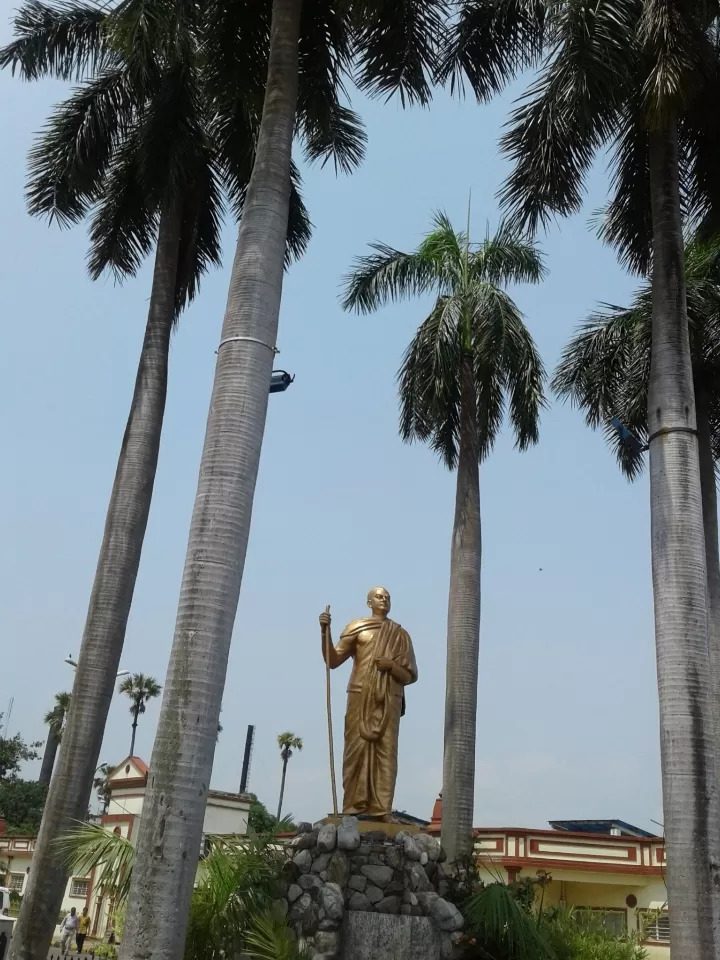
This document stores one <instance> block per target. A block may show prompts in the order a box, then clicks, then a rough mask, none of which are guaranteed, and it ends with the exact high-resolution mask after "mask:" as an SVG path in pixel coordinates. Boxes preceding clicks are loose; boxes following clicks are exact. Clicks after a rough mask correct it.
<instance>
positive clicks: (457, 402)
mask: <svg viewBox="0 0 720 960" xmlns="http://www.w3.org/2000/svg"><path fill="white" fill-rule="evenodd" d="M373 251H374V252H373V253H372V254H370V255H368V256H365V257H361V258H359V259H358V260H357V261H356V263H355V265H354V267H353V270H352V272H351V274H350V275H349V277H348V278H347V281H346V288H345V294H344V299H343V306H344V307H345V309H356V310H358V311H360V312H363V313H368V312H370V311H373V310H376V309H377V308H378V307H379V306H381V305H382V304H384V303H387V302H388V301H390V300H396V299H400V298H401V297H409V296H417V295H420V294H423V293H426V292H429V291H431V290H432V291H435V292H436V294H437V299H436V301H435V304H434V306H433V308H432V310H431V312H430V314H429V316H428V317H427V319H425V320H424V321H423V322H422V324H421V325H420V327H419V328H418V330H417V333H416V334H415V336H414V338H413V340H412V342H411V343H410V346H409V347H408V349H407V352H406V354H405V358H404V360H403V364H402V367H401V369H400V373H399V374H398V381H399V391H400V408H401V414H400V435H401V436H402V438H403V440H405V441H407V442H411V441H413V440H421V441H423V442H427V443H429V444H430V446H431V447H432V449H433V450H435V451H436V453H437V454H438V455H439V457H440V459H441V460H442V461H443V463H444V464H445V466H446V467H447V468H448V469H449V470H457V488H456V495H455V520H454V523H453V536H452V547H451V554H450V597H449V601H448V638H447V671H446V680H445V749H444V761H443V789H442V796H443V817H442V842H443V846H444V848H445V850H446V851H447V855H448V858H449V860H450V861H451V862H452V861H455V860H457V859H458V858H459V857H462V856H463V855H466V854H469V853H470V852H471V849H472V826H473V824H472V816H473V803H474V795H475V725H476V714H477V681H478V648H479V641H480V556H481V533H480V480H479V463H480V461H482V460H483V459H484V458H485V457H486V456H487V455H488V454H489V453H490V452H491V450H492V448H493V445H494V443H495V440H496V438H497V435H498V433H499V430H500V427H501V426H502V422H503V411H504V407H505V404H506V403H507V406H508V414H509V418H510V423H511V425H512V429H513V431H514V433H515V438H516V442H517V445H518V447H519V448H520V449H521V450H524V449H526V448H527V447H528V446H529V445H530V444H533V443H536V442H537V439H538V424H539V418H540V411H541V409H542V407H543V405H544V399H543V380H544V369H543V365H542V361H541V360H540V357H539V355H538V353H537V350H536V348H535V344H534V343H533V341H532V338H531V336H530V334H529V332H528V330H527V328H526V327H525V325H524V323H523V319H522V315H521V314H520V311H519V310H518V308H517V306H516V305H515V304H514V303H513V301H512V299H511V298H510V296H509V295H508V294H507V292H506V291H505V289H504V287H505V286H506V285H507V284H508V283H516V282H527V283H538V282H539V281H540V280H541V279H542V277H543V275H544V268H543V263H542V258H541V255H540V253H539V252H538V250H537V249H536V247H535V246H534V245H533V244H532V243H528V242H525V241H523V240H517V239H516V238H515V237H514V236H513V234H512V233H511V232H510V231H509V230H508V229H507V228H506V227H504V226H501V227H500V228H499V230H498V231H497V232H496V233H495V235H494V236H490V235H489V234H488V235H487V236H486V237H485V240H484V241H483V242H482V243H480V244H472V243H471V242H470V227H469V223H468V229H467V232H465V233H458V232H456V231H455V230H454V229H453V226H452V224H451V223H450V220H449V219H448V217H447V216H446V214H444V213H438V214H436V215H435V217H434V219H433V229H432V232H431V233H429V234H428V235H427V236H426V237H425V239H424V240H423V242H422V243H421V244H420V246H419V247H418V248H417V250H414V251H413V252H412V253H401V252H400V251H398V250H394V249H393V248H392V247H388V246H386V245H385V244H374V245H373Z"/></svg>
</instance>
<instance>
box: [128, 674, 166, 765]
mask: <svg viewBox="0 0 720 960" xmlns="http://www.w3.org/2000/svg"><path fill="white" fill-rule="evenodd" d="M161 690H162V687H161V686H160V684H159V683H158V682H157V680H156V679H155V677H146V676H145V674H144V673H134V674H133V675H132V676H131V677H125V679H124V680H123V681H122V683H121V684H120V686H119V687H118V693H124V694H126V696H128V697H129V698H130V714H131V716H132V718H133V722H132V737H131V738H130V756H131V757H134V756H135V735H136V733H137V725H138V717H139V716H140V714H141V713H145V706H146V704H147V702H148V700H154V699H155V698H156V697H159V696H160V691H161Z"/></svg>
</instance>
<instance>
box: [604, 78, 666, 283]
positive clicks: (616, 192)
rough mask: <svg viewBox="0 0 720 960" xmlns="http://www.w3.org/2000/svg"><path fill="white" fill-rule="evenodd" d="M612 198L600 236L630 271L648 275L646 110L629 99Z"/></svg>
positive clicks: (615, 152) (618, 139)
mask: <svg viewBox="0 0 720 960" xmlns="http://www.w3.org/2000/svg"><path fill="white" fill-rule="evenodd" d="M609 169H610V170H611V171H612V174H611V178H610V187H611V190H612V194H613V195H612V198H611V200H610V202H609V203H608V205H607V207H606V208H605V210H604V211H603V213H602V216H601V217H600V218H598V235H599V236H600V237H601V239H602V240H604V241H605V243H607V244H609V245H610V246H611V247H613V248H614V249H615V250H616V251H617V252H618V256H619V259H620V262H621V263H622V264H623V265H624V266H626V267H627V268H628V269H629V270H632V271H634V272H635V273H638V274H643V275H646V274H647V273H648V271H649V269H650V256H651V249H652V235H653V232H652V211H651V209H650V165H649V159H648V145H647V133H646V130H645V124H644V116H643V107H642V103H641V102H640V100H639V98H638V97H637V96H633V97H630V98H629V99H628V102H627V103H626V104H625V106H624V108H623V109H622V110H621V111H620V112H619V116H618V130H617V133H616V135H615V139H614V143H613V146H612V153H611V158H610V163H609Z"/></svg>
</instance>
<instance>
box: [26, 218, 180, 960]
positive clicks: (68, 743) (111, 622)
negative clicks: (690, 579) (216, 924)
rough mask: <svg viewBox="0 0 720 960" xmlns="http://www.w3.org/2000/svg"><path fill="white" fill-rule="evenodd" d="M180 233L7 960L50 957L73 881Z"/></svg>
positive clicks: (143, 365) (166, 338)
mask: <svg viewBox="0 0 720 960" xmlns="http://www.w3.org/2000/svg"><path fill="white" fill-rule="evenodd" d="M179 236H180V221H179V217H177V216H174V215H171V214H166V213H164V214H163V216H162V218H161V221H160V230H159V235H158V245H157V251H156V254H155V270H154V275H153V284H152V293H151V297H150V308H149V312H148V321H147V326H146V329H145V339H144V341H143V347H142V352H141V354H140V363H139V365H138V372H137V379H136V381H135V392H134V394H133V399H132V406H131V408H130V416H129V418H128V422H127V426H126V428H125V435H124V437H123V442H122V447H121V450H120V457H119V459H118V465H117V470H116V473H115V482H114V484H113V489H112V494H111V497H110V505H109V507H108V512H107V517H106V519H105V531H104V535H103V542H102V546H101V548H100V557H99V559H98V565H97V571H96V573H95V581H94V583H93V589H92V594H91V596H90V607H89V610H88V615H87V620H86V622H85V630H84V633H83V638H82V645H81V648H80V657H79V660H78V667H77V670H76V673H75V683H74V685H73V690H72V698H71V700H70V710H69V712H68V716H67V721H66V725H65V729H64V731H63V737H62V740H63V745H62V749H61V750H60V754H59V756H58V762H57V767H56V770H55V775H54V776H53V778H52V781H51V783H50V790H49V792H48V797H47V802H46V804H45V811H44V813H43V818H42V824H41V826H40V833H39V835H38V839H37V843H36V846H35V852H34V853H33V868H32V870H31V871H30V876H29V879H28V885H27V889H26V891H25V894H24V896H23V902H22V906H21V908H20V916H19V918H18V921H17V923H16V925H15V930H14V932H13V937H12V940H11V941H10V954H9V960H38V958H44V957H45V956H46V955H47V952H48V948H49V946H50V941H51V938H52V934H53V931H54V929H55V923H56V920H57V916H58V913H59V911H60V905H61V903H62V898H63V894H64V892H65V884H66V882H67V876H68V870H67V867H66V866H65V864H64V863H63V862H62V861H61V859H60V858H59V857H58V855H57V852H56V850H55V848H54V846H53V841H54V840H55V838H56V837H57V836H58V835H59V834H60V833H61V832H62V831H63V830H65V829H67V828H69V827H73V826H75V825H76V823H77V821H78V820H84V819H85V817H86V816H87V810H88V803H89V801H90V793H91V790H92V785H93V777H94V775H95V770H96V768H97V763H98V756H99V753H100V745H101V743H102V739H103V733H104V731H105V722H106V720H107V715H108V710H109V707H110V700H111V698H112V694H113V687H114V686H115V676H116V674H117V671H118V665H119V662H120V654H121V653H122V648H123V642H124V640H125V627H126V624H127V618H128V614H129V612H130V604H131V601H132V596H133V590H134V588H135V578H136V576H137V571H138V566H139V564H140V553H141V550H142V544H143V538H144V536H145V528H146V526H147V519H148V513H149V510H150V500H151V498H152V490H153V483H154V480H155V472H156V469H157V460H158V450H159V447H160V433H161V430H162V422H163V413H164V410H165V395H166V390H167V365H168V352H169V345H170V332H171V330H172V325H173V318H174V308H175V283H176V273H177V257H178V244H179Z"/></svg>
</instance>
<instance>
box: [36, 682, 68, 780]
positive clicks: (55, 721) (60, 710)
mask: <svg viewBox="0 0 720 960" xmlns="http://www.w3.org/2000/svg"><path fill="white" fill-rule="evenodd" d="M69 708H70V694H69V693H56V694H55V706H54V707H53V708H52V710H48V712H47V713H46V714H45V717H44V718H43V723H45V724H46V725H47V727H48V737H47V740H46V742H45V751H44V753H43V758H42V766H41V767H40V776H39V777H38V780H39V781H40V783H50V780H51V779H52V772H53V767H54V766H55V756H56V755H57V751H58V747H59V746H60V740H61V739H62V734H63V730H64V728H65V717H66V716H67V712H68V709H69Z"/></svg>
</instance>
